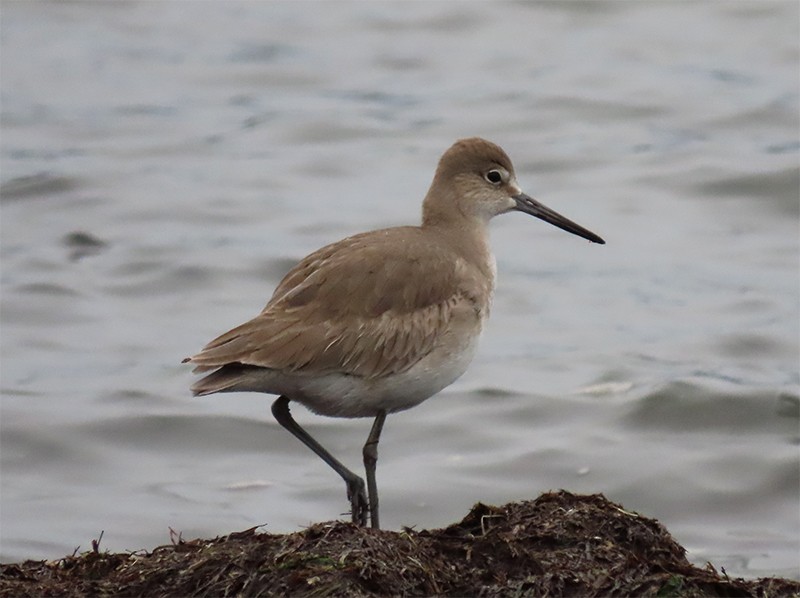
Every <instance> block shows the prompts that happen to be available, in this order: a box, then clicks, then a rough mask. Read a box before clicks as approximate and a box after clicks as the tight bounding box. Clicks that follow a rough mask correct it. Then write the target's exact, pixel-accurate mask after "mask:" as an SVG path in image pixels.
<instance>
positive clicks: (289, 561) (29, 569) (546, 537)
mask: <svg viewBox="0 0 800 598" xmlns="http://www.w3.org/2000/svg"><path fill="white" fill-rule="evenodd" d="M685 552H686V551H685V550H684V548H683V547H681V546H680V545H679V544H678V543H677V542H675V540H673V538H672V536H670V534H669V532H668V531H667V530H666V529H665V528H664V527H663V526H662V525H661V524H660V523H658V522H657V521H655V520H653V519H648V518H646V517H643V516H641V515H638V514H636V513H632V512H629V511H626V510H625V509H623V508H622V507H621V506H620V505H617V504H614V503H613V502H611V501H609V500H607V499H606V498H605V497H604V496H602V495H599V494H596V495H592V496H581V495H575V494H571V493H569V492H564V491H561V492H553V493H548V494H544V495H542V496H540V497H539V498H538V499H536V500H533V501H524V502H519V503H511V504H508V505H504V506H502V507H493V506H487V505H483V504H480V503H479V504H477V505H475V506H474V507H473V508H472V510H471V511H470V513H469V514H468V515H467V516H466V517H465V518H464V520H463V521H461V522H460V523H457V524H455V525H451V526H449V527H447V528H444V529H440V530H425V531H414V530H412V529H404V530H402V531H399V532H396V531H387V530H373V529H369V528H361V527H357V526H355V525H353V524H351V523H342V522H332V523H319V524H316V525H313V526H311V527H309V528H308V529H305V530H303V531H299V532H295V533H291V534H285V535H275V534H268V533H258V532H256V529H255V528H253V529H249V530H245V531H243V532H237V533H232V534H229V535H227V536H223V537H219V538H216V539H214V540H191V541H183V540H178V541H176V542H175V543H174V544H171V545H167V546H161V547H159V548H156V549H155V550H153V551H152V552H134V553H123V554H110V553H103V552H100V551H99V550H98V549H97V545H96V544H95V550H93V551H89V552H86V553H84V554H81V555H79V556H71V557H66V558H63V559H60V560H57V561H52V562H36V561H27V562H25V563H21V564H6V565H2V566H1V568H0V596H9V597H10V596H15V597H24V596H31V597H33V596H36V597H40V596H86V595H97V596H103V595H114V596H131V597H133V596H142V597H144V596H147V597H161V596H208V597H212V596H213V597H219V596H242V597H251V596H252V597H256V596H430V595H437V596H485V597H494V596H754V597H755V596H759V597H775V596H800V582H796V581H791V580H786V579H759V580H743V579H731V578H729V577H728V576H727V575H725V574H724V571H723V574H722V575H720V574H719V573H718V572H717V571H716V570H715V569H714V568H713V567H712V566H711V565H708V566H706V568H703V569H700V568H698V567H695V566H694V565H692V564H691V563H689V561H687V560H686V557H685Z"/></svg>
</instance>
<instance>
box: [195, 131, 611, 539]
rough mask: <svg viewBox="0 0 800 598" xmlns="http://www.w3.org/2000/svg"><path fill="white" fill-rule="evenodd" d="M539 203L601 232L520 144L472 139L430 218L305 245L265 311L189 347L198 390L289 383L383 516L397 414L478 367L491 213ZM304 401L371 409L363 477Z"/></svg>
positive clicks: (458, 149) (437, 185) (349, 480)
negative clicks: (388, 449) (535, 187)
mask: <svg viewBox="0 0 800 598" xmlns="http://www.w3.org/2000/svg"><path fill="white" fill-rule="evenodd" d="M513 211H518V212H523V213H525V214H530V215H531V216H536V217H537V218H540V219H542V220H544V221H545V222H549V223H550V224H553V225H555V226H557V227H559V228H561V229H564V230H565V231H568V232H570V233H573V234H575V235H578V236H580V237H583V238H585V239H588V240H589V241H592V242H594V243H601V244H602V243H605V241H603V239H601V238H600V237H599V236H597V235H596V234H594V233H593V232H591V231H589V230H587V229H585V228H583V227H582V226H580V225H578V224H576V223H574V222H572V221H571V220H569V219H567V218H565V217H564V216H561V215H560V214H558V213H557V212H555V211H553V210H551V209H550V208H548V207H546V206H544V205H542V204H541V203H539V202H538V201H536V200H535V199H533V198H531V197H530V196H528V195H526V194H525V193H523V192H522V190H521V189H520V186H519V184H518V183H517V178H516V176H515V174H514V167H513V166H512V164H511V160H510V159H509V157H508V155H506V153H505V152H504V151H503V150H502V149H501V148H500V147H499V146H497V145H495V144H494V143H491V142H489V141H486V140H484V139H480V138H470V139H462V140H460V141H457V142H456V143H455V144H454V145H453V146H452V147H450V149H448V150H447V151H446V152H445V153H444V155H442V157H441V159H440V160H439V165H438V167H437V168H436V174H435V175H434V177H433V182H432V183H431V186H430V189H429V190H428V193H427V195H426V196H425V200H424V201H423V203H422V224H420V225H419V226H400V227H395V228H385V229H382V230H375V231H371V232H366V233H361V234H358V235H354V236H352V237H348V238H346V239H343V240H341V241H338V242H337V243H333V244H331V245H327V246H325V247H323V248H322V249H319V250H317V251H315V252H314V253H312V254H311V255H309V256H308V257H306V258H304V259H303V260H302V261H301V262H300V263H299V264H297V265H296V266H295V267H294V268H292V270H290V271H289V273H288V274H287V275H286V276H285V277H284V278H283V280H282V281H281V282H280V284H278V287H277V288H276V289H275V292H274V293H273V295H272V298H271V299H270V300H269V302H268V303H267V305H266V307H265V308H264V309H263V310H262V311H261V313H260V314H258V315H257V316H256V317H255V318H253V319H252V320H250V321H249V322H245V323H244V324H242V325H241V326H237V327H236V328H234V329H232V330H230V331H229V332H226V333H225V334H223V335H221V336H219V337H218V338H216V339H214V340H213V341H211V342H210V343H208V344H207V345H206V346H205V347H204V348H203V349H202V350H201V351H200V352H199V353H198V354H197V355H195V356H193V357H187V358H186V359H184V363H186V362H191V363H193V364H194V365H195V366H196V367H195V368H194V371H195V372H208V371H211V373H210V374H208V375H207V376H205V377H204V378H202V379H200V380H198V381H197V382H195V383H194V385H192V387H191V390H192V392H193V393H194V395H195V396H199V395H208V394H212V393H216V392H239V391H254V392H264V393H269V394H275V395H279V397H278V399H276V400H275V402H274V403H273V404H272V413H273V415H274V416H275V419H277V420H278V423H280V424H281V426H283V427H284V428H286V429H287V430H288V431H289V432H291V433H292V434H293V435H294V436H296V437H297V438H298V439H299V440H300V441H302V442H303V443H304V444H305V445H306V446H308V448H310V449H311V450H312V451H314V452H315V453H316V454H317V455H318V456H319V457H321V458H322V460H323V461H325V463H327V464H328V465H329V466H330V467H332V468H333V469H334V470H335V471H336V473H338V474H339V475H340V476H341V477H342V479H343V480H344V482H345V484H346V486H347V498H348V500H349V501H350V512H351V515H352V520H353V521H354V522H355V523H357V524H359V525H362V526H364V525H366V524H367V515H369V519H370V523H371V525H372V527H374V528H379V527H380V522H379V509H378V489H377V484H376V481H375V468H376V464H377V461H378V440H379V438H380V435H381V430H382V429H383V424H384V421H385V420H386V416H387V414H389V413H395V412H397V411H403V410H404V409H409V408H411V407H414V406H416V405H419V404H420V403H421V402H423V401H425V400H426V399H428V398H430V397H431V396H433V395H435V394H436V393H437V392H439V391H440V390H442V389H443V388H445V387H446V386H448V385H449V384H451V383H452V382H454V381H455V380H456V379H457V378H458V377H459V376H461V374H463V373H464V371H466V369H467V366H468V365H469V363H470V361H472V358H473V356H474V354H475V349H476V346H477V341H478V337H479V336H480V333H481V329H482V328H483V325H484V322H485V321H486V319H487V318H488V316H489V309H490V307H491V303H492V296H493V294H494V287H495V272H496V264H495V259H494V256H493V255H492V252H491V250H490V248H489V237H488V224H489V220H491V219H492V218H493V217H494V216H497V215H499V214H505V213H506V212H513ZM290 401H297V402H298V403H300V404H302V405H304V406H305V407H307V408H308V409H310V410H311V411H312V412H315V413H318V414H320V415H327V416H331V417H350V418H355V417H372V418H375V419H374V423H373V424H372V428H371V430H370V433H369V436H368V437H367V441H366V444H364V448H363V451H362V454H363V460H364V468H365V471H366V477H367V485H366V492H365V486H364V480H363V479H362V478H361V477H359V476H358V475H356V474H355V473H353V472H352V471H351V470H349V469H348V468H347V467H345V466H344V465H343V464H342V463H341V462H340V461H339V460H338V459H336V458H335V457H334V456H333V455H332V454H331V453H330V452H328V451H327V450H326V449H325V448H324V447H323V446H322V445H320V444H319V443H318V442H317V441H316V440H315V439H314V438H312V437H311V435H310V434H309V433H308V432H307V431H306V430H304V429H303V428H301V427H300V426H299V425H298V424H297V422H296V421H295V420H294V418H293V417H292V415H291V413H290V412H289V402H290Z"/></svg>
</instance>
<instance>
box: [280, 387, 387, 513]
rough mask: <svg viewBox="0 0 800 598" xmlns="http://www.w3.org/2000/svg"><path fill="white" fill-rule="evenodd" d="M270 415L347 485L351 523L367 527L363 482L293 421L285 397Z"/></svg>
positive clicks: (366, 508) (365, 496) (281, 398)
mask: <svg viewBox="0 0 800 598" xmlns="http://www.w3.org/2000/svg"><path fill="white" fill-rule="evenodd" d="M272 415H274V416H275V419H276V420H278V423H279V424H280V425H282V426H283V427H284V428H286V429H287V430H289V431H290V432H291V433H292V434H294V436H295V437H296V438H298V439H299V440H300V441H301V442H302V443H303V444H305V445H306V446H307V447H308V448H310V449H311V450H312V451H314V452H315V453H316V454H317V455H318V456H319V457H320V458H321V459H322V460H323V461H325V463H327V464H328V465H330V466H331V467H332V468H333V470H334V471H335V472H336V473H338V474H339V475H340V476H341V477H342V479H343V480H344V483H345V484H347V498H348V500H349V501H350V509H351V514H352V516H353V523H357V524H358V525H362V526H364V525H367V511H368V509H369V506H368V503H367V493H366V492H365V491H364V480H362V479H361V478H360V477H358V476H357V475H356V474H354V473H353V472H352V471H350V470H349V469H347V468H346V467H345V466H344V465H342V463H341V462H340V461H339V460H338V459H336V458H335V457H334V456H333V455H331V454H330V453H329V452H328V451H327V450H325V448H324V447H323V446H322V445H321V444H320V443H319V442H317V441H316V440H314V439H313V438H312V437H311V435H310V434H309V433H308V432H306V431H305V430H304V429H303V428H301V427H300V425H299V424H298V423H297V422H296V421H294V418H293V417H292V414H291V413H289V399H288V398H287V397H278V398H277V399H276V400H275V402H274V403H273V404H272ZM384 417H385V414H384ZM373 429H374V426H373ZM378 434H380V430H378ZM370 437H372V434H370ZM376 442H377V440H376ZM373 483H374V471H373ZM373 527H374V520H373Z"/></svg>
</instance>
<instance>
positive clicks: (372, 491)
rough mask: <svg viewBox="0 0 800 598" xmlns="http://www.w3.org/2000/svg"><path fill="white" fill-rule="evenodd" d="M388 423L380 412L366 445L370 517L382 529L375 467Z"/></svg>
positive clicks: (377, 527) (384, 413)
mask: <svg viewBox="0 0 800 598" xmlns="http://www.w3.org/2000/svg"><path fill="white" fill-rule="evenodd" d="M384 421H386V412H385V411H379V412H378V415H377V417H376V418H375V422H374V423H373V424H372V429H371V430H370V431H369V436H368V437H367V443H366V444H365V445H364V451H363V454H364V469H366V470H367V490H368V491H369V515H370V520H371V521H372V527H373V528H375V529H380V527H381V524H380V519H379V517H378V484H377V483H376V482H375V466H376V465H377V464H378V441H379V440H380V437H381V431H382V430H383V422H384Z"/></svg>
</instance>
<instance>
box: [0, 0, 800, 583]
mask: <svg viewBox="0 0 800 598" xmlns="http://www.w3.org/2000/svg"><path fill="white" fill-rule="evenodd" d="M0 11H1V17H2V71H1V72H0V76H1V79H0V83H1V84H2V173H1V174H2V194H1V195H2V209H1V212H0V217H1V218H2V263H1V267H2V330H1V331H0V332H1V334H2V433H1V435H0V440H1V441H2V447H1V448H2V480H1V481H2V503H1V508H2V511H0V534H2V536H1V540H2V542H1V547H2V550H1V551H0V560H2V561H5V562H7V561H14V560H18V559H22V558H56V557H60V556H63V555H65V554H68V553H71V552H72V551H73V550H74V549H75V547H76V546H78V545H80V546H81V549H87V548H89V545H90V540H91V539H92V538H96V537H97V536H98V535H99V533H100V531H101V530H105V535H104V537H103V541H102V544H101V546H102V547H105V548H107V549H110V550H125V549H140V548H153V547H154V546H156V545H159V544H164V543H167V542H168V541H169V528H170V527H171V528H173V529H174V530H176V531H180V532H182V535H183V537H184V538H192V537H197V536H203V537H207V536H214V535H218V534H225V533H228V532H231V531H234V530H241V529H244V528H247V527H251V526H254V525H258V524H266V528H265V529H266V530H267V531H272V532H287V531H293V530H297V529H299V528H301V527H302V526H304V525H307V524H309V523H310V522H315V521H321V520H328V519H333V518H336V517H337V516H339V514H340V513H342V512H343V511H345V510H346V508H347V503H346V501H345V496H344V486H343V484H342V482H341V481H340V480H339V479H338V478H337V477H336V475H335V474H334V473H333V472H331V471H330V470H329V469H328V468H327V467H326V466H325V465H324V464H323V463H322V462H321V461H320V460H319V459H317V458H316V457H315V456H313V455H312V454H311V453H310V452H309V451H308V450H307V449H306V448H305V447H303V446H302V445H301V444H300V443H299V442H298V441H297V440H295V439H294V438H293V437H291V436H290V435H289V434H288V433H287V432H286V431H284V430H283V429H281V428H279V426H278V425H277V424H276V423H275V422H274V421H273V420H272V418H271V416H270V413H269V405H270V402H271V400H272V398H271V397H268V396H265V395H257V394H240V395H223V396H212V397H207V398H203V399H193V398H191V397H190V396H189V393H188V386H189V384H190V383H191V382H192V380H193V376H192V375H191V374H190V371H189V370H190V368H188V367H187V366H182V365H181V364H180V360H181V359H182V358H183V357H185V356H187V355H190V354H192V353H194V352H196V351H197V350H198V349H199V348H200V347H202V345H203V344H205V343H206V342H207V341H209V340H210V339H211V338H213V337H214V336H216V335H217V334H219V333H221V332H224V331H225V330H227V329H228V328H230V327H232V326H234V325H236V324H239V323H241V322H243V321H245V320H246V319H249V318H250V317H251V316H253V315H255V314H256V313H257V312H258V311H259V310H260V309H261V307H262V306H263V304H264V303H265V302H266V300H267V298H268V297H269V295H270V294H271V291H272V288H273V286H274V285H275V284H276V283H277V282H278V280H279V279H280V277H281V276H282V274H283V273H284V272H285V271H286V270H287V269H288V268H289V267H290V266H291V265H292V264H293V263H294V262H295V261H296V260H298V259H299V258H301V257H303V256H304V255H305V254H306V253H308V252H310V251H311V250H313V249H316V248H317V247H319V246H321V245H322V244H325V243H328V242H331V241H335V240H337V239H339V238H341V237H343V236H345V235H347V234H351V233H355V232H359V231H362V230H365V229H370V228H376V227H380V226H386V225H394V224H404V223H414V222H416V221H417V219H418V214H419V203H420V200H421V199H422V197H423V195H424V193H425V191H426V189H427V186H428V184H429V182H430V179H431V177H432V175H433V170H434V167H435V165H436V161H437V159H438V158H439V156H440V154H441V153H442V152H443V151H444V150H445V149H446V148H447V147H448V146H449V145H450V144H451V143H452V142H453V141H454V140H455V139H457V138H459V137H464V136H471V135H482V136H485V137H488V138H490V139H492V140H494V141H496V142H498V143H500V144H501V145H502V146H503V147H504V148H506V149H507V150H508V152H509V153H510V155H511V156H512V158H513V159H514V161H515V164H516V167H517V172H518V176H519V180H520V182H521V183H522V185H523V187H524V189H525V190H526V191H527V192H528V193H530V194H531V195H534V196H535V197H538V198H539V199H540V200H541V201H543V202H544V203H546V204H548V205H550V206H551V207H553V208H555V209H557V210H559V211H561V212H562V213H564V214H565V215H567V216H568V217H570V218H573V219H574V220H576V221H578V222H579V223H581V224H583V225H584V226H586V227H588V228H590V229H591V230H593V231H596V232H597V233H599V234H600V235H602V236H603V237H605V239H606V240H607V242H608V244H607V245H606V246H603V247H601V246H597V245H593V244H590V243H587V242H585V241H583V240H581V239H579V238H577V237H574V236H570V235H568V234H566V233H564V232H562V231H560V230H557V229H555V228H553V227H549V226H547V225H545V224H543V223H542V222H541V221H538V220H535V219H532V218H528V217H525V216H523V215H521V214H512V215H508V216H505V217H502V218H500V219H498V220H497V221H495V222H494V223H493V241H494V248H495V252H496V254H497V259H498V269H499V279H498V289H497V295H496V301H495V306H494V312H493V318H492V320H491V321H490V326H489V328H488V330H487V331H486V334H485V337H484V338H483V342H482V345H481V349H480V353H479V356H478V358H477V359H476V362H475V363H474V364H473V367H472V368H471V369H470V371H469V372H468V373H467V374H466V375H465V376H464V377H463V378H462V379H461V380H459V381H458V382H457V383H456V384H454V385H453V386H452V387H451V388H449V389H447V390H446V391H445V392H443V393H441V395H439V396H437V397H436V398H434V399H432V400H430V401H428V402H427V403H424V404H423V405H422V406H420V407H418V408H416V409H413V410H411V411H409V412H406V413H402V414H398V415H394V416H391V417H390V418H389V419H388V422H387V425H386V429H385V432H384V436H383V438H382V443H381V453H380V463H379V468H378V474H379V485H380V489H381V498H382V516H383V522H384V524H385V526H386V527H387V528H390V529H398V528H399V527H400V526H402V525H409V526H416V527H417V528H426V527H440V526H445V525H448V524H450V523H452V522H454V521H456V520H458V519H460V518H461V517H462V516H463V515H464V514H465V513H466V512H467V510H468V509H469V507H470V506H471V505H472V504H473V503H475V502H477V501H484V502H488V503H495V504H499V503H504V502H506V501H513V500H521V499H531V498H535V497H536V496H538V495H539V494H540V493H541V492H543V491H546V490H549V489H557V488H565V489H568V490H571V491H574V492H581V493H593V492H603V493H605V494H606V495H607V496H608V497H609V498H611V499H613V500H615V501H620V502H622V503H623V504H624V505H625V507H626V508H628V509H631V510H635V511H638V512H641V513H643V514H645V515H647V516H650V517H656V518H658V519H659V520H660V521H662V522H663V523H664V524H665V525H666V526H667V527H668V528H669V529H670V530H671V531H672V532H673V533H674V534H675V536H676V538H677V539H678V540H679V541H680V542H681V543H682V544H684V545H685V546H686V547H688V548H689V550H690V555H689V556H690V557H691V558H692V560H693V561H695V562H697V563H699V564H703V563H705V562H706V561H711V562H712V563H713V564H714V565H716V566H717V567H720V566H723V567H725V568H726V570H727V571H728V573H729V574H735V575H746V576H756V575H773V574H776V575H784V576H794V577H798V576H800V572H798V568H797V567H798V562H799V561H798V551H799V550H800V512H799V507H798V504H799V503H798V485H799V483H800V482H799V481H798V477H799V476H798V471H799V459H798V450H799V448H798V437H799V436H800V434H799V433H798V423H799V421H800V416H799V413H800V380H799V374H798V367H799V365H798V352H799V349H798V334H799V333H800V305H799V301H800V257H799V256H800V247H799V244H800V242H799V241H798V232H799V231H800V226H799V225H798V222H799V219H800V205H799V200H798V152H799V151H800V143H799V134H798V90H799V88H800V83H799V82H798V65H799V64H800V59H799V58H798V42H799V39H800V32H799V31H798V29H799V27H800V25H799V23H800V16H799V15H798V3H797V2H794V1H787V2H769V1H758V2H707V3H673V2H663V3H650V2H647V3H645V2H635V3H634V2H631V3H621V2H619V3H603V2H591V3H589V2H587V3H572V2H562V3H544V4H543V3H526V2H517V3H494V2H491V3H490V2H485V3H483V2H475V3H457V2H439V3H422V2H420V3H402V4H401V3H368V2H363V3H336V2H331V3H319V4H311V3H307V2H286V3H276V2H248V3H241V2H9V1H4V2H3V3H2V6H0ZM294 413H295V414H296V415H297V417H298V419H299V420H300V422H301V423H303V424H307V426H308V428H309V430H310V431H311V432H312V433H313V434H315V435H316V436H317V437H318V438H320V439H321V441H322V442H323V444H325V445H326V446H328V447H329V448H330V449H331V450H332V451H333V452H334V453H335V454H337V455H339V456H340V457H341V458H342V459H343V460H344V461H345V462H346V463H348V464H350V465H351V466H352V467H353V468H354V469H356V470H358V471H360V470H361V465H360V454H361V453H360V451H361V445H362V443H363V441H364V440H365V438H366V435H367V432H368V430H369V426H370V422H369V421H367V420H358V421H340V420H331V419H325V418H321V417H317V416H314V415H311V414H308V413H307V412H306V411H305V410H304V409H303V408H302V407H299V406H298V407H296V408H295V409H294Z"/></svg>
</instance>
